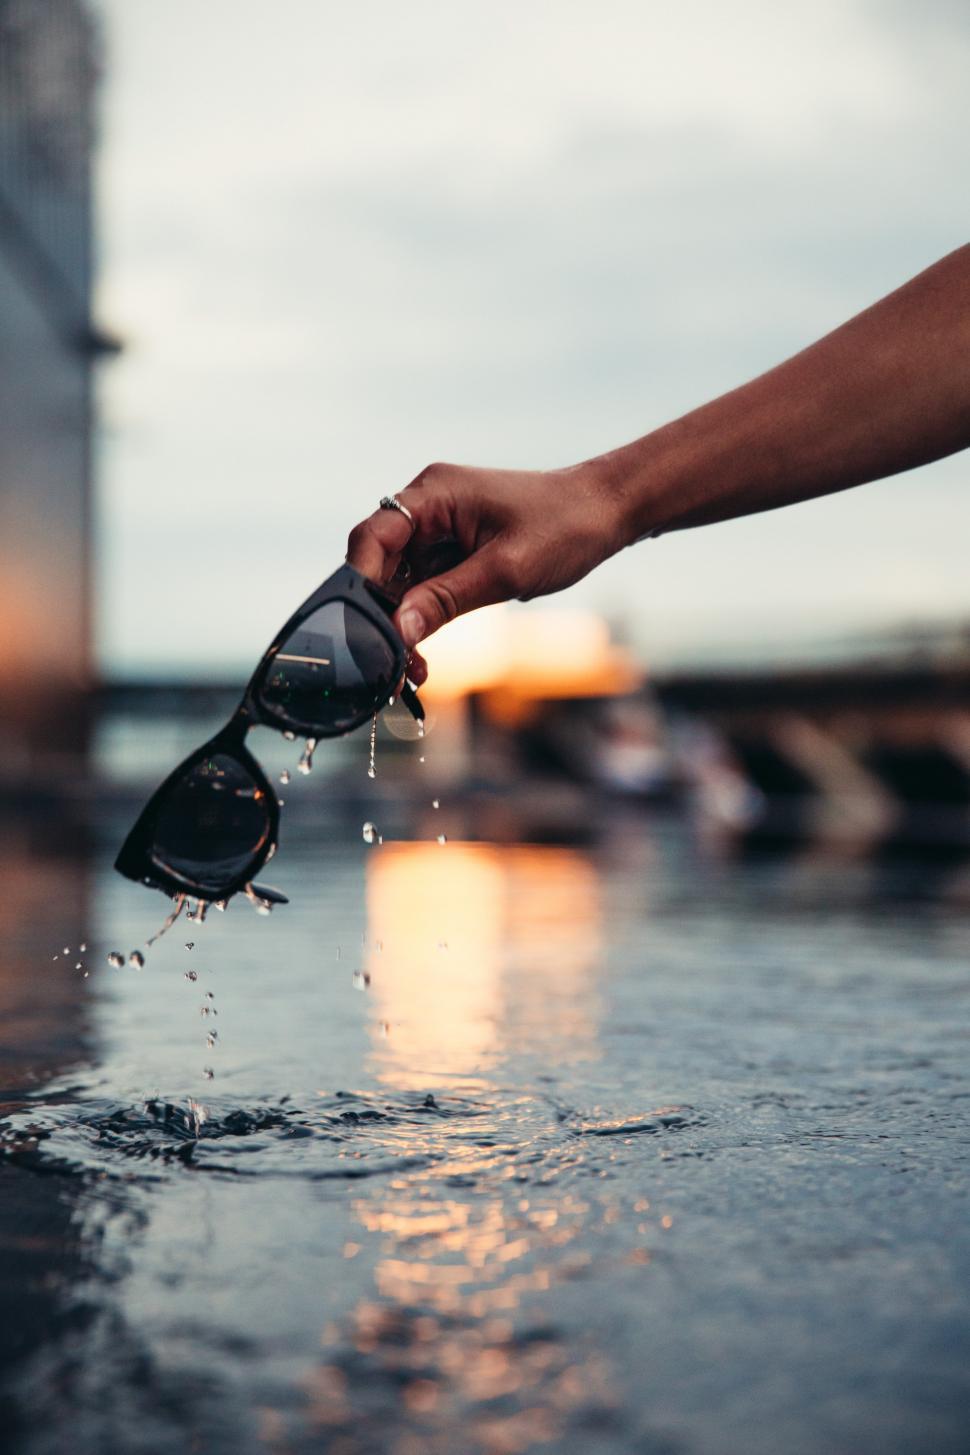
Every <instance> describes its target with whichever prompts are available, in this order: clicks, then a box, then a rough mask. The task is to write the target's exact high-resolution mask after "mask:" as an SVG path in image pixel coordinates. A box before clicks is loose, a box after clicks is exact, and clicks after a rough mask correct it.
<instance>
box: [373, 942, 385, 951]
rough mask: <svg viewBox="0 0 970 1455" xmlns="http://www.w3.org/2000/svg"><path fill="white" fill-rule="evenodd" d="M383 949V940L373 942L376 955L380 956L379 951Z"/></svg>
mask: <svg viewBox="0 0 970 1455" xmlns="http://www.w3.org/2000/svg"><path fill="white" fill-rule="evenodd" d="M383 948H384V941H383V940H376V941H375V942H374V949H375V950H376V951H377V952H378V954H380V952H381V950H383Z"/></svg>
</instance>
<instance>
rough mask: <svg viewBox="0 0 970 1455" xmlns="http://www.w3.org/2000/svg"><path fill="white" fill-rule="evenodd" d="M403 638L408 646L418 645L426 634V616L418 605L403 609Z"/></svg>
mask: <svg viewBox="0 0 970 1455" xmlns="http://www.w3.org/2000/svg"><path fill="white" fill-rule="evenodd" d="M400 632H401V639H402V641H403V642H404V645H405V646H406V647H416V646H417V645H418V642H419V641H420V640H421V638H422V637H423V636H424V617H423V616H422V615H421V613H420V611H418V610H417V609H416V607H413V606H410V607H408V609H407V611H402V613H401V622H400Z"/></svg>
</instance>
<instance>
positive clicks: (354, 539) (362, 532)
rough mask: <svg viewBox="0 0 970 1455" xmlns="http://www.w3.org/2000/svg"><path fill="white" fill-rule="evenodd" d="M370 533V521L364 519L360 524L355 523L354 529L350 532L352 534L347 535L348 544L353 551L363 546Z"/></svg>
mask: <svg viewBox="0 0 970 1455" xmlns="http://www.w3.org/2000/svg"><path fill="white" fill-rule="evenodd" d="M369 535H370V526H369V525H368V522H367V521H366V520H362V521H361V522H360V523H359V525H355V526H354V528H353V530H352V531H351V532H350V535H349V536H348V537H347V544H348V546H349V547H350V549H351V550H352V551H355V550H357V549H358V547H359V546H362V545H363V544H364V542H365V541H366V540H367V539H368V537H369Z"/></svg>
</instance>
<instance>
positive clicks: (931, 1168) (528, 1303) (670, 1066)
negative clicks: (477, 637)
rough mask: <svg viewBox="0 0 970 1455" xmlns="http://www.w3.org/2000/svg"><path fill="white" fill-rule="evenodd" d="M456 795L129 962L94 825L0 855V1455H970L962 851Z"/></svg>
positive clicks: (144, 913) (289, 846) (152, 915)
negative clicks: (930, 859) (887, 851)
mask: <svg viewBox="0 0 970 1455" xmlns="http://www.w3.org/2000/svg"><path fill="white" fill-rule="evenodd" d="M399 817H401V816H400V815H399ZM403 817H406V816H403ZM364 818H370V819H373V820H375V821H378V822H379V823H380V826H381V830H382V832H384V833H385V842H384V844H383V845H378V844H376V843H374V844H372V845H370V846H368V845H366V844H365V843H364V842H363V840H362V838H361V836H360V827H359V824H360V822H363V820H364ZM439 818H440V815H437V814H434V813H432V812H426V813H425V814H424V816H423V817H419V818H417V819H415V818H414V817H413V816H412V817H411V818H410V819H409V820H408V822H404V821H403V818H402V822H401V823H397V824H396V823H395V822H394V811H393V810H392V809H391V808H386V809H385V810H384V812H383V813H382V812H381V811H380V805H379V804H378V805H377V806H375V805H374V804H371V805H370V806H369V807H367V808H366V811H362V812H361V813H360V815H359V819H358V821H357V827H356V830H354V831H352V830H351V828H350V826H349V825H348V822H347V821H346V820H345V819H344V820H341V821H339V822H338V821H332V822H329V821H328V820H327V819H326V818H325V817H324V816H323V810H322V807H319V808H318V810H315V811H314V813H313V814H312V815H311V814H305V815H304V817H303V819H302V820H301V819H300V818H299V816H298V815H296V816H295V819H294V823H293V824H291V825H290V826H289V828H290V831H289V834H288V838H287V841H286V844H285V847H284V852H283V853H281V855H280V856H279V859H278V860H277V861H276V862H275V863H274V864H273V865H272V866H271V868H272V870H273V871H274V872H273V874H272V875H270V876H268V877H271V878H272V880H273V882H275V883H278V884H279V885H280V887H281V888H283V889H284V890H285V891H286V892H287V893H289V894H291V895H292V899H293V902H292V904H291V905H290V906H289V907H288V908H286V909H282V910H279V911H277V912H276V913H275V914H274V915H273V916H272V917H271V918H269V919H263V918H259V917H257V916H256V915H255V914H253V913H252V912H251V911H250V910H249V908H248V907H247V906H245V905H244V904H236V905H233V907H232V908H231V909H230V911H229V913H227V914H226V915H225V916H224V917H217V916H212V917H211V918H210V922H209V923H207V924H206V925H205V926H202V927H200V926H195V925H192V926H189V925H185V924H184V923H180V924H178V925H177V926H176V927H175V928H174V929H173V931H172V932H171V933H170V934H169V935H168V936H167V937H166V938H165V939H163V940H162V941H160V942H159V944H158V945H157V946H156V947H155V948H154V949H153V950H152V951H151V953H150V954H149V956H148V959H147V963H146V966H145V968H144V969H143V970H138V969H136V968H132V967H129V966H127V965H126V966H124V968H120V969H119V968H112V967H110V966H109V965H108V964H107V959H106V957H107V954H108V953H109V951H112V950H119V951H121V952H123V953H124V954H125V955H127V953H128V952H129V950H131V949H132V948H135V947H136V946H137V945H139V944H140V943H142V942H144V940H145V938H146V936H147V935H148V934H150V933H151V931H152V930H153V929H155V928H157V923H158V922H159V921H160V920H161V918H162V915H163V913H164V901H163V900H162V899H161V897H160V896H150V895H146V894H144V893H141V892H140V891H139V890H138V889H137V888H135V887H134V886H132V885H130V884H128V883H127V882H125V881H123V880H121V879H119V878H118V877H117V876H115V875H114V874H112V873H111V871H110V867H109V865H110V851H111V849H112V848H113V846H114V844H113V839H112V835H111V833H110V832H106V833H105V842H104V843H100V844H93V845H89V846H85V845H84V844H79V845H73V846H70V845H68V846H65V844H64V843H63V841H61V842H59V843H57V844H56V852H55V851H54V846H52V845H51V844H50V843H46V844H45V843H37V842H35V841H32V839H31V837H30V835H29V834H27V833H26V832H17V833H12V834H10V835H8V837H7V838H6V839H5V840H4V841H3V848H2V850H0V860H2V867H3V870H4V875H5V883H6V886H7V894H6V897H5V900H4V904H3V908H2V926H3V929H4V945H5V950H4V962H3V965H2V968H0V1009H2V1010H3V1013H4V1014H3V1023H2V1031H0V1041H2V1044H0V1070H2V1083H3V1086H4V1087H5V1088H6V1089H5V1091H4V1093H3V1108H2V1124H3V1130H2V1133H0V1137H2V1144H0V1145H2V1150H3V1157H2V1158H0V1293H2V1297H3V1303H4V1307H5V1309H6V1310H7V1315H6V1316H5V1319H4V1320H3V1332H2V1334H0V1349H2V1353H3V1360H4V1367H5V1369H6V1376H5V1382H4V1385H3V1389H2V1406H0V1410H2V1418H3V1422H4V1428H5V1430H6V1432H7V1448H9V1449H11V1450H16V1451H24V1452H29V1455H47V1452H51V1455H53V1452H61V1451H63V1450H64V1449H65V1448H70V1449H71V1450H72V1451H75V1452H81V1455H87V1452H91V1455H94V1452H99V1455H100V1452H113V1451H119V1452H121V1451H124V1452H126V1455H127V1452H140V1451H145V1452H152V1455H164V1452H168V1451H172V1452H176V1451H178V1452H182V1451H188V1450H192V1451H212V1452H222V1451H226V1452H230V1451H231V1452H239V1455H247V1452H257V1451H271V1452H279V1455H284V1452H286V1455H290V1452H293V1455H299V1452H304V1451H320V1450H327V1451H328V1452H337V1455H340V1452H346V1455H358V1452H360V1455H364V1452H367V1455H369V1452H375V1455H376V1452H387V1451H390V1452H394V1455H419V1452H421V1455H424V1452H432V1455H435V1452H441V1455H455V1452H459V1451H460V1452H462V1455H464V1452H468V1455H475V1452H487V1455H513V1452H520V1451H523V1452H524V1451H531V1450H543V1449H545V1450H555V1451H563V1452H573V1451H575V1452H577V1455H578V1452H583V1455H588V1452H603V1455H619V1452H633V1451H636V1452H651V1451H656V1452H669V1455H679V1452H685V1455H686V1452H703V1455H708V1452H710V1455H716V1452H732V1451H745V1452H753V1455H759V1452H764V1455H777V1452H778V1451H779V1450H785V1451H786V1452H788V1455H798V1452H806V1455H807V1452H822V1451H826V1452H828V1451H833V1450H839V1451H841V1450H845V1451H849V1450H852V1451H859V1450H876V1449H878V1450H880V1451H884V1452H886V1451H888V1452H893V1451H898V1452H903V1451H905V1452H907V1455H912V1452H919V1451H927V1452H930V1451H932V1452H935V1455H940V1452H949V1451H953V1452H957V1451H964V1450H966V1448H967V1447H968V1443H970V1428H968V1425H970V1422H968V1417H967V1410H968V1407H970V1374H968V1368H970V1333H968V1324H967V1314H968V1305H970V1292H968V1290H970V1220H968V1205H967V1172H968V1161H970V1155H968V1152H970V1139H968V1111H970V1076H968V1069H967V1059H968V1017H967V1009H968V998H970V974H968V965H967V930H968V922H970V914H968V909H967V904H968V896H967V892H966V890H967V887H966V884H965V883H964V882H962V881H961V878H960V873H959V870H958V869H957V868H955V867H954V868H944V869H943V870H941V871H940V873H939V875H938V876H937V877H936V878H935V879H934V881H933V882H928V880H927V878H926V875H925V873H920V874H916V875H914V874H913V873H911V872H910V870H909V869H907V868H906V867H905V866H882V867H880V866H878V865H874V864H867V863H857V864H851V863H850V864H833V863H829V862H814V861H813V860H812V859H811V858H810V857H803V858H802V859H795V858H791V857H789V858H786V859H767V860H762V861H759V862H744V861H738V860H735V861H731V860H728V859H725V858H721V857H718V856H717V855H716V854H714V853H713V851H706V850H704V849H703V848H702V847H700V846H699V845H698V844H697V842H696V841H695V839H694V838H693V836H692V835H691V833H690V832H689V831H688V829H686V828H685V827H684V826H682V825H676V824H672V823H666V824H660V825H658V824H657V823H655V822H651V821H650V820H649V819H644V818H642V817H638V816H630V817H623V818H620V819H617V818H616V817H615V816H605V817H604V820H603V822H602V823H600V824H599V825H596V826H594V832H592V834H591V835H590V840H589V842H588V843H586V844H585V845H584V846H576V845H573V846H561V845H549V844H536V843H529V842H528V841H520V842H509V843H503V844H488V843H475V842H468V841H467V835H466V836H465V837H463V834H462V832H461V828H462V826H461V825H460V824H459V825H457V828H458V832H450V833H449V839H450V841H449V843H448V844H447V845H446V846H440V845H439V844H438V843H437V842H435V835H436V832H437V831H438V830H439V829H440V828H441V827H442V824H441V823H439V821H438V820H439ZM120 827H123V826H122V825H119V829H120ZM453 827H454V826H453V825H451V824H449V828H450V829H452V828H453ZM466 827H467V826H466ZM397 833H408V834H410V835H411V836H412V837H411V841H406V842H401V841H393V840H394V839H395V834H397ZM522 837H523V840H527V836H526V835H525V834H524V833H523V836H522ZM11 889H13V891H14V892H11ZM82 940H83V941H84V942H85V944H86V945H87V951H86V952H84V953H83V954H77V953H76V947H77V945H79V944H80V943H81V941H82ZM189 940H191V941H192V942H193V946H194V947H193V948H192V949H191V950H188V949H186V947H185V946H186V941H189ZM64 946H67V947H68V948H69V950H70V952H71V953H70V954H69V955H68V956H67V957H65V956H64V955H63V954H62V953H61V952H62V951H63V948H64ZM55 953H57V954H58V955H59V958H58V960H56V961H55V960H54V959H53V958H52V957H53V955H54V954H55ZM77 959H80V960H81V961H82V964H83V966H84V968H85V969H87V970H88V972H89V974H88V978H86V979H85V978H84V974H83V970H82V971H80V972H78V971H76V970H75V969H74V965H75V963H76V960H77ZM188 972H193V973H194V975H195V977H196V978H195V979H190V978H186V977H187V973H188ZM206 1010H207V1011H208V1012H209V1013H208V1014H203V1012H204V1011H206ZM213 1030H215V1031H217V1032H218V1036H217V1039H216V1040H215V1042H214V1044H213V1045H211V1046H209V1045H207V1043H206V1042H207V1036H208V1035H209V1034H210V1033H211V1032H212V1031H213ZM207 1068H208V1069H210V1070H211V1071H212V1079H211V1080H210V1079H207V1077H206V1074H205V1073H206V1069H207ZM65 1442H67V1443H65Z"/></svg>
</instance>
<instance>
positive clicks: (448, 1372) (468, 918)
mask: <svg viewBox="0 0 970 1455" xmlns="http://www.w3.org/2000/svg"><path fill="white" fill-rule="evenodd" d="M367 911H368V943H369V945H370V951H369V957H368V970H369V974H370V990H371V994H372V996H373V997H374V1001H375V1019H376V1026H375V1031H374V1047H373V1052H372V1056H373V1060H374V1062H375V1063H376V1065H375V1069H376V1072H377V1075H378V1076H379V1077H380V1079H381V1080H382V1081H383V1082H384V1083H385V1084H386V1085H387V1086H389V1087H393V1088H394V1089H395V1090H396V1091H403V1092H414V1091H419V1092H424V1093H426V1092H427V1091H428V1090H429V1088H430V1089H431V1090H432V1092H433V1098H429V1103H425V1108H426V1110H427V1113H428V1114H427V1115H422V1114H421V1113H420V1112H414V1113H412V1114H411V1115H410V1116H408V1117H406V1118H403V1119H402V1120H401V1121H399V1122H398V1123H397V1125H396V1126H394V1128H393V1131H392V1132H390V1133H389V1135H390V1137H391V1138H392V1141H391V1143H390V1145H392V1146H393V1151H394V1154H395V1156H397V1157H402V1154H404V1156H405V1157H406V1162H404V1164H403V1165H402V1166H401V1167H400V1170H399V1171H398V1173H397V1175H393V1176H391V1177H389V1178H387V1179H384V1178H381V1179H374V1180H373V1181H372V1182H370V1183H369V1184H367V1185H366V1187H365V1188H364V1190H363V1191H362V1194H361V1196H360V1197H358V1198H357V1199H356V1200H355V1203H354V1212H355V1215H356V1217H357V1220H358V1223H359V1227H360V1232H359V1233H357V1234H356V1235H355V1236H354V1238H353V1240H352V1241H350V1242H348V1243H347V1244H346V1245H345V1248H344V1256H345V1257H346V1258H355V1259H356V1258H357V1257H358V1256H361V1257H365V1258H368V1257H369V1258H371V1259H372V1260H373V1280H374V1281H373V1288H372V1290H371V1291H370V1292H369V1294H367V1295H365V1296H364V1297H363V1298H361V1299H360V1300H359V1301H358V1303H357V1304H356V1306H355V1307H354V1309H353V1310H352V1312H351V1313H350V1315H349V1318H348V1320H347V1321H346V1323H344V1324H342V1325H338V1324H335V1323H331V1324H328V1325H327V1326H326V1327H325V1328H324V1330H323V1334H322V1338H321V1345H322V1355H321V1360H320V1362H319V1363H318V1364H317V1365H316V1366H315V1367H314V1368H313V1369H312V1370H310V1371H308V1372H307V1374H306V1376H305V1378H304V1380H303V1393H304V1396H305V1398H306V1400H307V1418H308V1420H309V1423H310V1424H311V1426H312V1427H314V1428H315V1429H316V1430H318V1431H319V1432H320V1434H321V1437H323V1436H324V1435H325V1437H326V1438H327V1439H329V1438H330V1437H331V1436H342V1435H346V1434H349V1433H350V1432H352V1431H354V1429H355V1427H356V1421H357V1420H358V1418H359V1415H360V1412H361V1410H369V1411H371V1412H372V1413H373V1410H374V1401H375V1398H377V1399H380V1400H382V1401H383V1403H382V1404H381V1405H380V1406H379V1407H380V1410H381V1413H382V1414H383V1416H384V1417H385V1418H386V1420H387V1422H388V1427H389V1428H393V1429H394V1431H395V1439H394V1441H393V1444H392V1446H391V1447H390V1448H392V1449H393V1451H394V1455H455V1446H454V1431H455V1429H456V1428H461V1430H462V1450H463V1451H465V1452H467V1455H520V1452H521V1455H525V1452H526V1451H528V1450H531V1449H532V1448H533V1446H534V1445H535V1444H537V1443H548V1442H549V1441H551V1440H554V1439H557V1438H558V1437H559V1436H561V1435H562V1434H563V1432H564V1431H565V1430H567V1429H569V1428H570V1427H571V1426H575V1424H576V1422H577V1421H578V1420H582V1419H583V1418H586V1417H587V1416H589V1414H590V1412H593V1413H594V1414H595V1417H596V1418H602V1417H603V1416H604V1414H605V1415H606V1416H607V1417H608V1416H609V1412H610V1411H611V1410H612V1409H614V1408H615V1407H616V1403H617V1396H616V1392H615V1390H614V1388H613V1385H612V1379H611V1373H610V1369H609V1367H608V1364H607V1361H606V1360H605V1359H604V1358H603V1357H602V1356H601V1355H600V1354H599V1353H598V1352H597V1351H595V1350H593V1349H586V1350H583V1351H581V1352H579V1353H577V1351H576V1350H573V1349H570V1348H567V1346H566V1345H565V1344H564V1343H563V1342H562V1341H560V1339H559V1338H558V1336H557V1334H556V1331H555V1327H554V1324H553V1323H552V1321H551V1319H550V1315H549V1311H548V1306H547V1305H548V1298H549V1295H550V1293H551V1292H552V1290H553V1289H555V1288H556V1287H558V1286H561V1285H563V1284H567V1283H569V1282H571V1281H572V1280H573V1279H575V1278H577V1277H582V1276H583V1275H584V1274H585V1273H586V1272H587V1271H588V1266H589V1255H588V1253H585V1252H584V1251H582V1249H581V1248H580V1247H578V1246H577V1243H578V1241H579V1240H580V1239H581V1238H582V1235H583V1233H584V1231H585V1230H586V1228H587V1227H588V1225H589V1223H590V1220H591V1219H595V1218H597V1217H600V1216H603V1213H604V1210H603V1207H602V1203H601V1199H600V1198H597V1196H596V1195H595V1194H594V1195H593V1196H591V1195H590V1192H589V1191H588V1190H587V1189H588V1187H589V1180H588V1179H586V1185H584V1186H583V1187H582V1189H580V1188H579V1187H578V1186H576V1185H575V1184H573V1183H572V1178H573V1176H574V1175H575V1173H576V1169H577V1167H579V1165H580V1164H581V1163H582V1160H583V1155H584V1153H583V1149H582V1148H581V1147H579V1146H577V1145H575V1144H574V1142H573V1140H572V1139H570V1138H568V1137H567V1138H566V1139H565V1140H562V1139H560V1138H557V1137H556V1135H555V1131H554V1129H555V1128H556V1127H557V1126H558V1119H557V1115H556V1112H555V1109H554V1108H553V1106H551V1105H550V1103H549V1100H548V1099H547V1098H546V1096H545V1095H544V1094H543V1093H542V1092H541V1091H540V1092H539V1093H538V1094H535V1093H532V1092H530V1091H527V1090H526V1091H523V1090H512V1089H510V1087H509V1085H508V1082H509V1081H511V1083H512V1086H515V1084H516V1080H515V1072H514V1069H513V1070H511V1071H510V1072H509V1075H508V1076H507V1077H505V1076H503V1077H502V1078H501V1079H500V1077H499V1075H498V1074H497V1073H498V1072H499V1068H500V1066H501V1063H502V1062H503V1061H505V1060H508V1059H511V1058H512V1057H513V1056H514V1055H515V1054H516V1052H517V1050H519V1049H522V1048H527V1050H528V1054H530V1055H532V1054H534V1053H535V1049H536V1046H537V1044H538V1045H539V1046H540V1047H541V1048H542V1049H543V1050H544V1052H545V1056H546V1058H547V1061H548V1065H549V1067H550V1069H552V1068H554V1067H556V1066H560V1065H563V1064H564V1063H565V1062H567V1061H569V1060H571V1059H574V1058H576V1057H577V1056H581V1057H584V1056H590V1055H595V1054H597V1032H598V1003H597V998H596V988H595V980H596V972H597V968H598V966H599V962H600V958H601V954H602V934H603V929H602V919H603V912H602V903H601V886H600V881H599V877H598V874H597V871H596V869H595V867H594V865H593V864H592V862H591V861H590V860H589V859H588V858H587V857H586V856H585V855H584V854H582V853H580V852H578V851H576V850H573V849H564V848H550V847H527V846H523V845H515V846H510V847H507V846H500V845H492V844H470V843H460V844H454V843H452V844H448V845H446V846H444V847H442V846H439V845H438V844H436V843H431V844H428V843H418V844H385V845H384V846H383V847H382V848H381V849H380V850H379V851H377V852H375V853H374V854H372V855H370V856H369V857H368V860H367ZM615 1155H616V1152H615V1150H611V1151H610V1152H609V1154H608V1156H609V1157H610V1158H612V1157H614V1156H615ZM607 1211H609V1209H607ZM610 1215H611V1216H612V1215H613V1214H612V1213H610ZM348 1343H349V1344H350V1347H351V1348H352V1349H353V1358H352V1359H350V1360H348V1359H346V1358H345V1357H343V1355H342V1350H343V1349H344V1348H345V1347H346V1345H347V1344H348ZM375 1391H376V1394H375ZM328 1448H329V1445H328ZM341 1448H343V1447H341ZM347 1448H348V1450H350V1449H356V1448H357V1447H356V1445H353V1444H348V1446H347ZM334 1449H336V1444H334Z"/></svg>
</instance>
